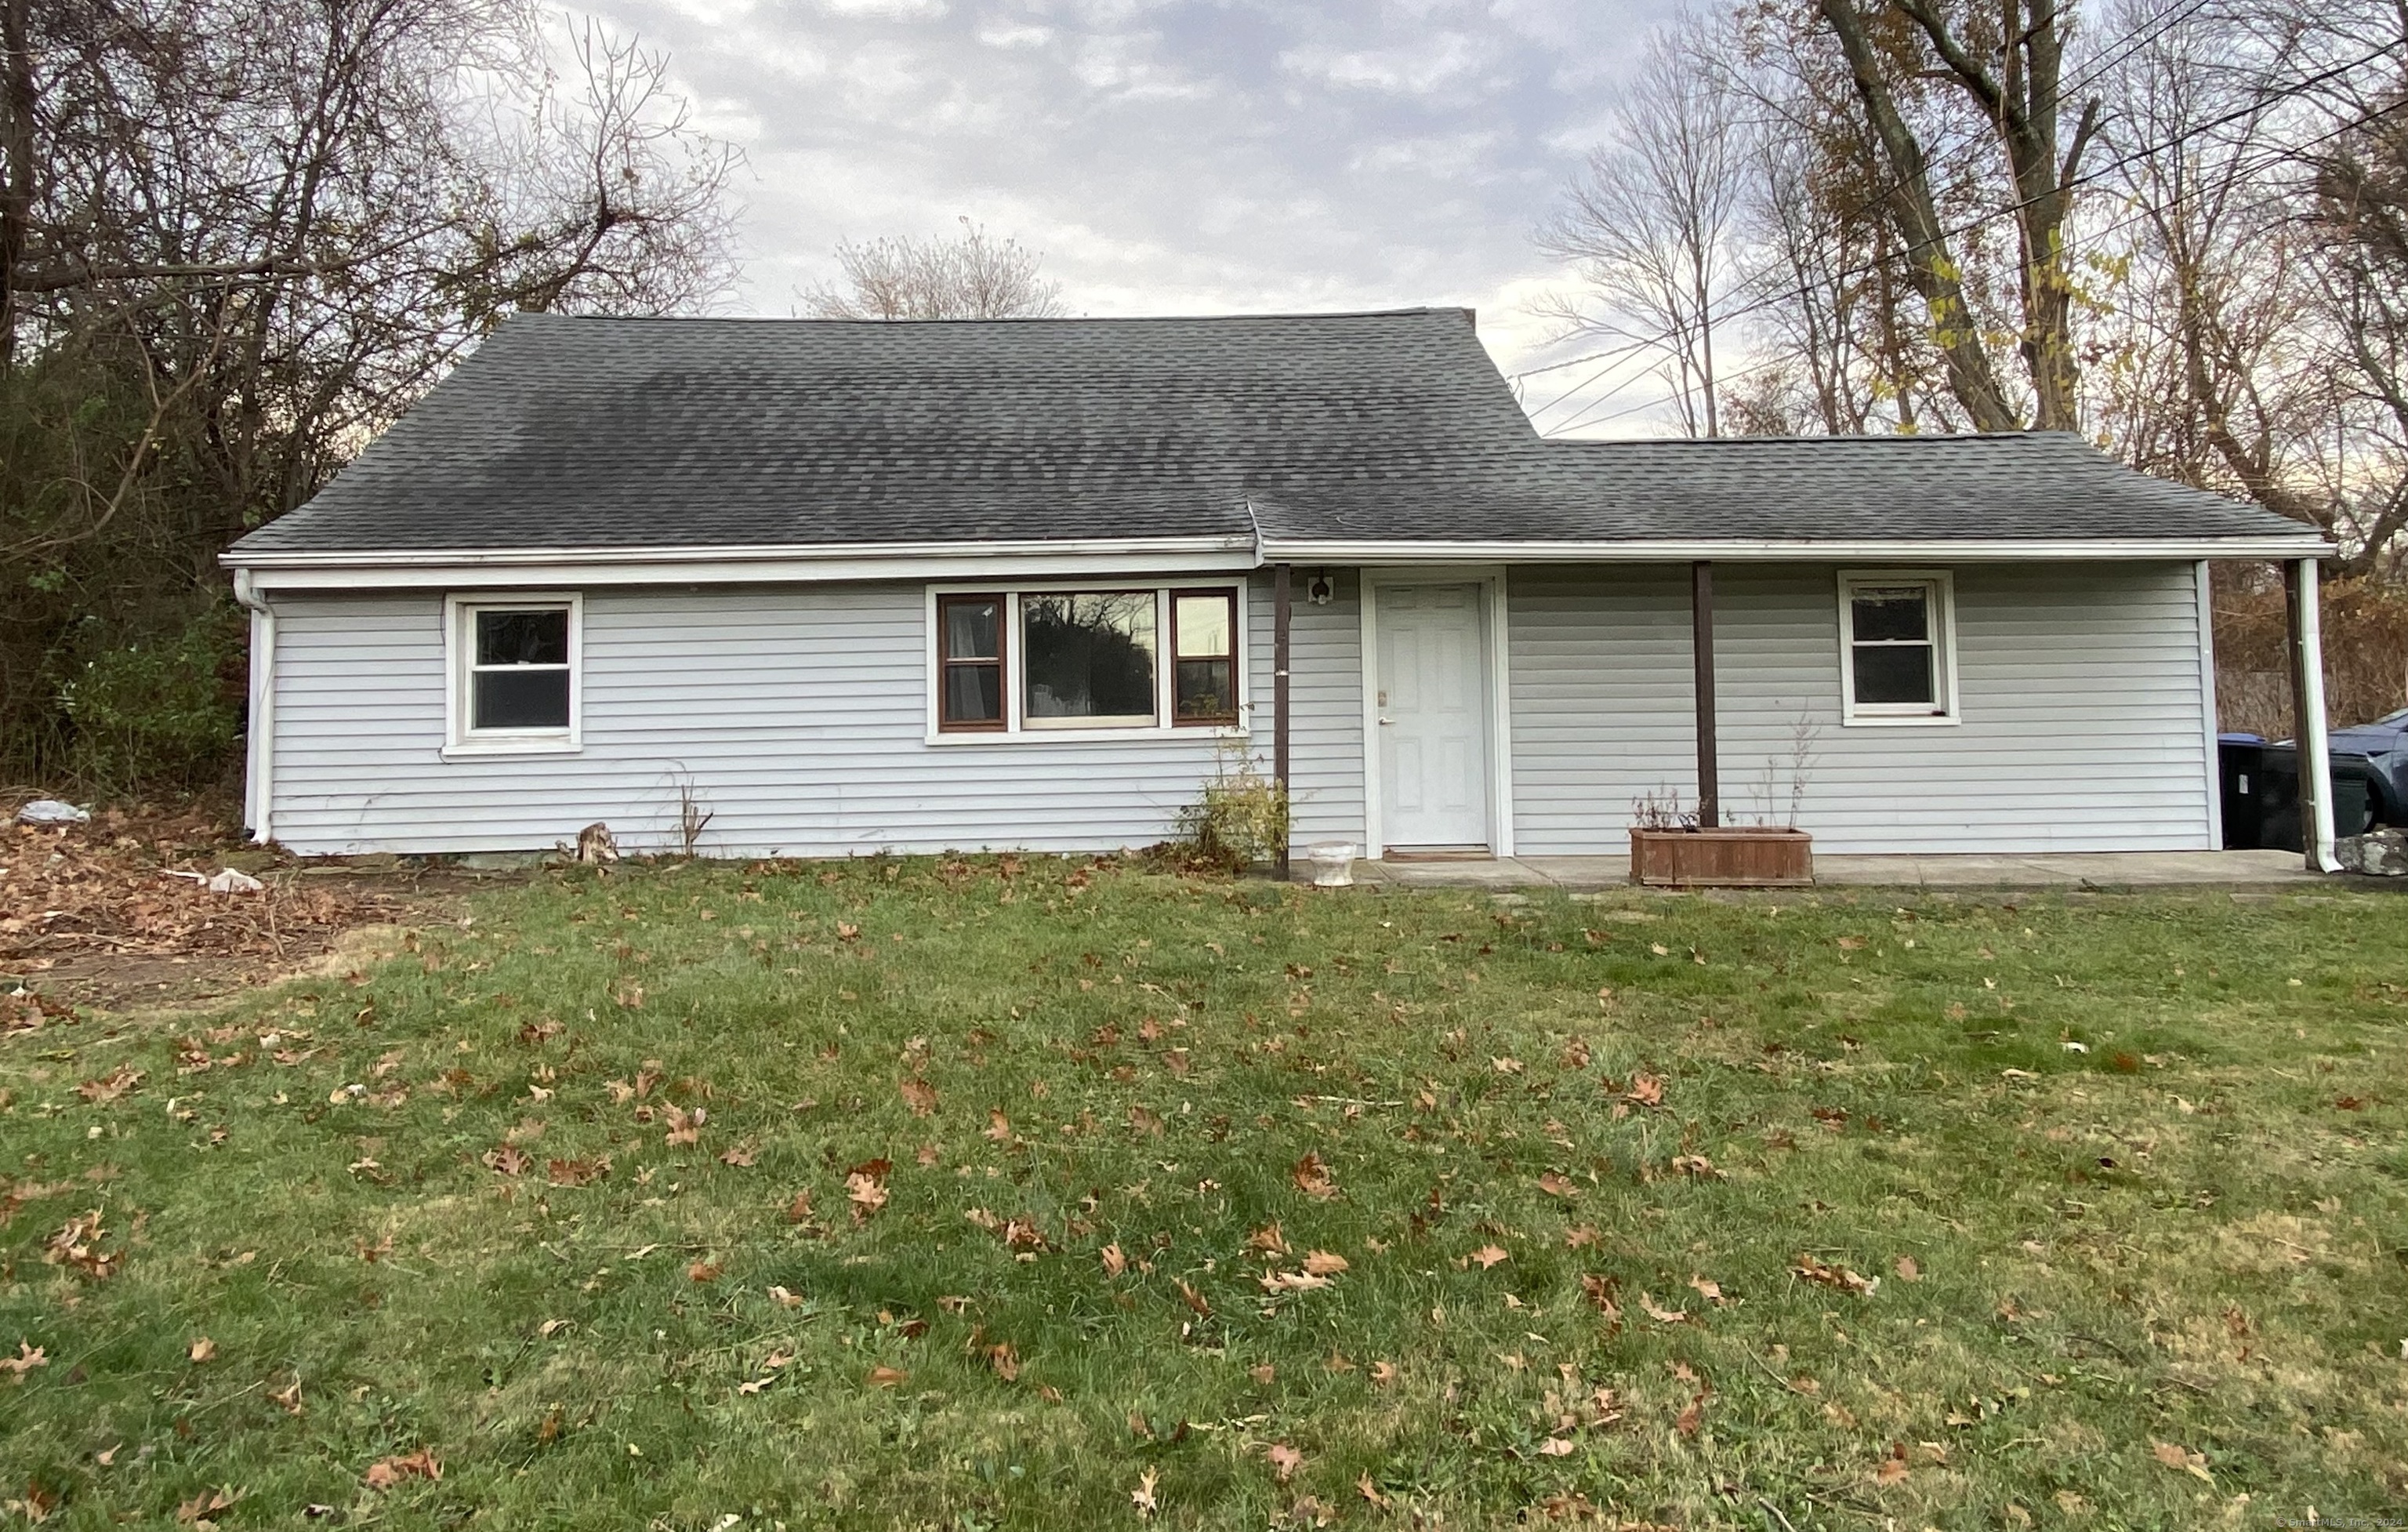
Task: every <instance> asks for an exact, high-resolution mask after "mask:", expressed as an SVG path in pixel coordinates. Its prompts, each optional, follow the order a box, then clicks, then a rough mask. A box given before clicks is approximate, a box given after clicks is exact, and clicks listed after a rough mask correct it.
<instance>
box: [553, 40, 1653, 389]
mask: <svg viewBox="0 0 2408 1532" xmlns="http://www.w3.org/2000/svg"><path fill="white" fill-rule="evenodd" d="M590 8H591V10H592V12H593V14H595V15H597V16H599V17H600V18H601V19H603V20H604V21H606V22H607V23H608V24H609V25H610V26H611V27H612V28H613V29H614V30H617V31H619V32H621V33H630V32H632V33H635V34H638V35H639V36H642V37H643V38H644V39H645V40H646V41H647V42H648V43H650V44H652V45H653V46H657V47H663V48H666V49H667V50H668V51H669V52H670V54H671V56H672V59H673V61H674V64H675V68H676V73H677V75H678V77H679V79H680V82H681V86H682V87H683V88H684V89H685V90H686V91H688V92H689V93H691V94H692V95H693V97H694V98H695V102H696V104H697V107H698V109H699V114H700V117H701V119H702V122H703V124H704V125H705V126H706V127H708V128H709V129H710V131H712V132H714V133H717V134H718V135H720V136H724V137H725V138H728V139H730V140H732V141H734V142H737V143H738V144H741V145H742V146H743V147H744V149H745V150H746V152H747V154H748V155H749V156H750V160H751V175H752V179H751V180H750V182H749V184H748V185H747V186H746V187H745V198H746V202H747V204H748V208H749V211H748V215H747V218H746V222H745V257H746V261H745V265H746V282H745V285H744V287H743V288H742V289H741V290H740V291H739V292H738V294H736V295H735V297H734V299H733V300H732V304H731V307H733V308H736V309H738V310H739V311H750V312H759V313H770V314H776V313H784V312H787V311H789V310H790V308H792V307H793V306H794V304H795V301H796V293H797V292H798V291H799V290H800V289H803V288H807V287H809V286H810V285H812V284H814V283H816V282H820V281H823V280H825V279H827V278H828V277H829V276H830V275H831V273H832V269H833V262H832V261H831V260H830V258H829V251H830V250H831V248H832V247H833V246H834V245H835V244H836V242H837V241H838V240H839V239H848V238H850V239H863V238H871V237H875V236H881V235H889V234H903V233H910V234H924V235H925V234H934V233H938V232H940V231H942V230H944V229H946V228H948V227H950V226H951V224H952V222H953V219H954V218H955V217H957V216H965V215H966V216H968V217H970V218H973V219H976V220H979V221H981V222H984V223H985V224H986V225H987V226H988V228H989V229H990V230H992V231H994V232H995V233H997V234H1008V235H1011V236H1013V237H1016V238H1018V239H1019V240H1021V241H1022V242H1023V243H1024V244H1026V245H1029V246H1031V247H1034V248H1036V249H1038V250H1040V251H1044V252H1045V265H1046V269H1047V271H1048V273H1049V274H1050V275H1053V276H1054V277H1057V278H1059V279H1061V281H1062V283H1063V286H1064V289H1065V295H1066V297H1067V299H1068V303H1069V305H1070V307H1071V308H1072V310H1073V311H1074V312H1083V313H1092V314H1103V315H1112V314H1140V313H1199V312H1203V313H1209V312H1222V311H1254V312H1264V311H1276V310H1283V309H1302V308H1379V307H1391V306H1399V305H1407V304H1420V303H1462V304H1469V305H1473V306H1475V307H1478V308H1480V309H1481V310H1482V314H1481V321H1482V330H1483V333H1484V335H1485V336H1487V338H1488V340H1489V343H1490V347H1491V350H1492V351H1495V352H1496V353H1497V354H1498V360H1499V361H1500V363H1502V364H1504V365H1506V366H1507V367H1508V369H1509V370H1511V369H1512V368H1515V367H1518V366H1522V365H1528V363H1529V362H1530V361H1531V360H1533V359H1537V358H1545V357H1552V356H1560V355H1562V354H1565V353H1564V351H1563V350H1561V349H1557V350H1556V351H1548V350H1547V349H1546V348H1545V346H1544V344H1543V342H1544V338H1545V336H1544V332H1543V330H1542V328H1541V326H1540V325H1539V324H1537V323H1536V322H1533V321H1532V320H1531V319H1529V317H1528V316H1527V313H1526V312H1524V311H1523V306H1524V305H1526V304H1527V302H1528V301H1529V299H1530V297H1531V296H1532V295H1533V294H1536V293H1537V292H1539V291H1541V290H1542V289H1544V288H1545V287H1546V286H1548V285H1550V284H1552V283H1554V282H1556V281H1558V280H1560V274H1559V273H1557V272H1555V270H1554V269H1553V268H1552V267H1551V266H1550V265H1549V264H1548V263H1547V262H1546V261H1545V260H1544V259H1543V258H1542V257H1541V256H1540V255H1539V254H1538V253H1537V252H1536V251H1534V250H1533V249H1532V247H1531V244H1530V238H1529V236H1530V231H1531V229H1532V228H1533V226H1534V225H1535V224H1536V223H1537V222H1539V221H1540V220H1541V218H1542V217H1544V216H1545V214H1546V212H1547V210H1548V208H1550V206H1551V205H1552V203H1553V201H1554V199H1555V194H1556V193H1557V190H1558V189H1559V188H1560V187H1561V185H1562V184H1563V182H1564V180H1565V179H1566V178H1567V177H1568V176H1569V175H1570V172H1571V170H1572V169H1573V167H1574V165H1575V164H1576V162H1577V158H1578V155H1579V153H1580V151H1581V150H1582V149H1583V148H1584V147H1585V145H1586V144H1587V142H1588V141H1589V140H1590V139H1591V138H1592V137H1593V136H1594V124H1595V123H1597V122H1598V121H1599V119H1600V117H1601V116H1602V114H1603V112H1604V110H1605V108H1606V107H1607V105H1608V103H1609V101H1610V92H1611V89H1612V84H1613V79H1615V77H1616V74H1617V72H1618V71H1619V70H1621V69H1622V68H1624V67H1626V66H1627V63H1628V62H1629V61H1630V59H1631V58H1632V57H1633V55H1634V53H1635V50H1636V48H1637V45H1638V42H1639V40H1640V38H1641V36H1642V35H1643V34H1644V32H1645V31H1646V29H1647V27H1648V26H1649V25H1650V24H1651V23H1653V22H1654V21H1657V20H1659V19H1661V18H1662V17H1663V16H1664V15H1666V14H1667V13H1668V12H1669V10H1670V3H1669V0H1621V3H1619V4H1614V5H1610V6H1608V5H1584V4H1579V3H1576V0H1494V3H1489V4H1472V3H1461V0H1391V3H1387V4H1381V3H1378V0H1354V3H1346V0H1340V3H1337V4H1329V5H1319V4H1311V5H1292V4H1291V5H1276V4H1269V3H1262V0H1223V3H1217V4H1216V3H1211V0H1020V3H1009V0H996V3H988V0H815V3H810V4H776V3H769V0H591V5H590ZM1567 381H1569V379H1567Z"/></svg>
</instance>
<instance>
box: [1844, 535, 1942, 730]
mask: <svg viewBox="0 0 2408 1532" xmlns="http://www.w3.org/2000/svg"><path fill="white" fill-rule="evenodd" d="M1950 600H1951V589H1950V582H1949V579H1948V576H1947V575H1945V574H1919V573H1914V574H1910V573H1899V574H1890V573H1878V572H1876V573H1863V574H1843V575H1842V576H1841V577H1840V690H1841V695H1842V703H1843V705H1844V706H1843V713H1842V716H1843V719H1844V721H1845V722H1847V723H1955V722H1956V721H1957V666H1956V655H1955V653H1954V652H1953V651H1954V649H1955V633H1956V623H1955V617H1954V613H1953V612H1952V611H1951V609H1950Z"/></svg>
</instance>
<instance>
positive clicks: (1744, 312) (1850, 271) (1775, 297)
mask: <svg viewBox="0 0 2408 1532" xmlns="http://www.w3.org/2000/svg"><path fill="white" fill-rule="evenodd" d="M2391 52H2392V50H2391V49H2389V48H2388V47H2384V48H2377V49H2375V50H2372V52H2369V53H2366V54H2364V55H2362V56H2360V57H2358V58H2356V59H2353V60H2350V61H2348V62H2347V63H2344V64H2335V65H2332V66H2331V67H2329V68H2328V69H2324V70H2320V71H2319V72H2317V73H2316V74H2315V75H2311V76H2309V77H2308V78H2306V79H2300V80H2295V81H2292V82H2291V83H2289V84H2287V85H2286V86H2284V87H2283V88H2282V89H2281V90H2279V91H2276V92H2273V93H2271V94H2270V95H2267V96H2262V97H2260V98H2258V99H2257V100H2255V101H2253V102H2252V103H2251V104H2250V105H2249V106H2246V107H2240V108H2238V109H2236V110H2233V111H2230V112H2227V113H2225V114H2224V115H2223V116H2221V117H2217V118H2214V119H2212V120H2210V121H2209V122H2203V123H2200V124H2198V125H2196V126H2194V127H2190V128H2187V129H2185V130H2184V131H2183V132H2181V133H2179V134H2177V135H2175V136H2171V137H2168V138H2162V139H2159V140H2157V141H2156V142H2154V143H2150V144H2144V145H2142V146H2140V147H2139V148H2136V149H2133V150H2129V151H2128V152H2126V153H2124V154H2120V155H2118V156H2116V158H2114V160H2111V161H2109V162H2108V163H2107V164H2105V165H2100V166H2098V167H2097V168H2095V169H2092V170H2087V171H2085V172H2084V173H2083V174H2081V175H2079V176H2077V177H2075V178H2074V179H2071V180H2070V181H2067V182H2065V183H2064V184H2063V185H2062V186H2059V187H2057V189H2056V190H2055V191H2054V192H2052V193H2048V194H2051V195H2060V194H2062V193H2067V192H2071V191H2073V190H2076V189H2077V188H2080V187H2083V186H2087V185H2089V184H2090V183H2091V182H2093V181H2097V180H2100V179H2103V178H2105V177H2107V176H2110V175H2113V174H2114V172H2116V171H2118V170H2121V169H2123V168H2124V167H2125V166H2127V165H2132V164H2134V163H2135V162H2137V161H2140V160H2143V159H2146V158H2148V157H2149V156H2151V155H2153V154H2158V153H2162V152H2164V151H2165V150H2170V149H2177V148H2180V147H2181V146H2182V144H2183V143H2184V142H2185V141H2186V140H2187V139H2189V138H2191V137H2193V136H2197V135H2199V134H2202V133H2210V132H2214V130H2215V129H2217V128H2221V127H2227V126H2229V125H2230V124H2232V123H2234V122H2241V121H2243V119H2245V118H2249V117H2254V116H2257V115H2260V114H2262V113H2263V112H2264V111H2265V109H2266V107H2268V105H2270V103H2271V102H2273V101H2281V100H2288V99H2290V98H2292V97H2294V96H2298V95H2301V94H2304V93H2307V92H2308V91H2310V90H2312V89H2314V88H2315V86H2318V85H2321V84H2324V83H2326V82H2327V81H2329V80H2332V79H2339V78H2340V77H2341V76H2343V75H2345V74H2347V73H2349V72H2350V71H2351V70H2353V69H2357V68H2358V67H2360V66H2362V65H2365V64H2372V63H2373V62H2374V61H2376V60H2378V59H2382V58H2386V57H2389V56H2390V55H2391ZM2402 109H2408V101H2401V102H2393V103H2391V104H2390V105H2388V106H2385V107H2375V108H2373V109H2372V110H2369V111H2366V112H2362V113H2360V114H2358V116H2356V117H2354V118H2352V119H2351V120H2350V121H2348V122H2343V123H2342V124H2340V125H2339V126H2337V127H2335V128H2333V129H2331V130H2330V131H2329V132H2327V133H2322V134H2319V135H2317V136H2315V137H2314V138H2311V139H2309V140H2307V141H2306V142H2304V143H2301V144H2297V145H2293V146H2289V147H2286V148H2281V149H2277V150H2272V151H2270V155H2269V156H2268V157H2267V158H2265V159H2264V161H2263V163H2262V164H2260V165H2253V166H2251V167H2250V169H2249V170H2248V171H2246V172H2244V174H2254V173H2255V172H2256V171H2257V170H2259V169H2264V168H2268V167H2270V166H2272V165H2277V164H2280V163H2281V162H2282V161H2284V160H2286V159H2289V158H2291V157H2293V156H2295V155H2298V154H2300V153H2303V152H2305V151H2306V150H2311V149H2314V148H2315V147H2316V146H2317V145H2319V144H2323V143H2327V142H2329V141H2330V140H2332V139H2334V138H2338V137H2340V136H2342V135H2343V134H2344V133H2348V132H2352V131H2354V130H2355V129H2357V128H2359V127H2362V126H2364V125H2365V124H2367V123H2369V122H2373V121H2375V120H2376V119H2377V118H2380V117H2384V116H2387V115H2389V114H2390V113H2393V112H2396V111H2400V110H2402ZM2035 200H2036V199H2035V198H2032V197H2020V198H2017V199H2016V200H2015V201H2014V202H2011V203H2008V204H2007V205H2005V206H2004V207H2001V208H1993V209H1991V210H1989V211H1987V212H1985V213H1981V214H1978V215H1976V216H1974V217H1972V218H1970V219H1968V220H1966V221H1965V222H1961V223H1958V224H1956V225H1954V226H1952V227H1950V228H1947V229H1943V230H1942V231H1941V234H1940V236H1939V237H1940V239H1941V240H1942V241H1945V240H1952V239H1956V238H1957V237H1959V236H1963V235H1967V234H1971V233H1972V232H1973V231H1975V230H1977V229H1981V228H1984V227H1986V226H1987V225H1989V224H1991V223H1994V222H1998V221H1999V220H2000V219H2002V218H2011V217H2013V216H2014V215H2015V214H2016V213H2019V212H2022V211H2023V210H2024V209H2025V208H2028V207H2030V206H2031V205H2032V203H2033V202H2034V201H2035ZM2145 216H2146V215H2145V213H2143V214H2136V215H2133V216H2131V217H2128V218H2124V219H2120V220H2117V221H2116V222H2113V223H2109V224H2106V225H2103V226H2102V227H2100V228H2099V229H2097V230H2094V231H2092V233H2093V236H2097V235H2100V234H2109V233H2113V232H2114V231H2115V230H2117V229H2119V228H2123V227H2126V226H2128V225H2129V224H2130V223H2132V222H2137V221H2138V220H2139V219H2140V218H2141V217H2145ZM1905 254H1906V252H1905V251H1892V252H1889V253H1887V254H1885V255H1880V256H1876V257H1874V258H1873V259H1872V260H1871V261H1867V262H1861V263H1859V264H1857V265H1853V266H1844V267H1842V268H1841V269H1839V270H1837V271H1835V272H1833V273H1832V274H1831V279H1832V280H1834V281H1845V280H1847V279H1851V278H1855V277H1863V276H1870V275H1871V274H1872V273H1874V272H1876V271H1879V270H1881V269H1883V267H1884V266H1885V265H1889V264H1891V263H1894V262H1896V261H1898V260H1899V259H1900V258H1902V257H1903V256H1904V255H1905ZM1808 292H1809V289H1808V287H1807V285H1806V284H1805V283H1803V282H1799V283H1796V284H1793V285H1791V286H1787V287H1784V288H1780V289H1778V290H1776V291H1774V292H1770V293H1767V294H1764V295H1763V296H1761V297H1758V298H1756V299H1755V300H1753V301H1751V302H1748V303H1745V304H1742V305H1741V306H1740V307H1739V308H1733V309H1731V310H1729V311H1727V313H1725V314H1723V315H1722V316H1721V317H1720V318H1718V319H1716V320H1715V321H1714V322H1715V323H1716V324H1717V325H1720V324H1723V323H1727V322H1730V321H1734V320H1739V319H1743V318H1745V317H1747V316H1748V315H1750V314H1754V313H1757V312H1760V311H1762V310H1763V309H1766V308H1770V307H1772V306H1773V305H1774V304H1776V303H1782V302H1786V301H1787V300H1789V299H1791V298H1794V297H1803V296H1805V295H1807V294H1808ZM1675 333H1676V332H1674V331H1672V330H1664V331H1659V332H1657V333H1656V334H1655V335H1653V336H1647V337H1645V338H1644V339H1641V340H1635V341H1633V342H1631V344H1632V345H1633V346H1661V345H1662V344H1663V343H1664V342H1665V341H1667V340H1670V339H1671V338H1672V336H1673V335H1674V334H1675ZM1515 376H1517V377H1519V376H1523V375H1521V374H1516V375H1515ZM1735 376H1743V374H1741V375H1735ZM1586 414H1587V411H1586V410H1585V409H1584V411H1583V412H1582V415H1581V416H1576V417H1574V419H1573V421H1571V422H1565V423H1562V424H1558V425H1556V426H1555V427H1554V428H1552V429H1551V430H1550V431H1548V432H1547V433H1545V434H1546V435H1548V436H1559V435H1561V434H1562V433H1564V432H1566V431H1570V430H1571V429H1573V428H1574V426H1575V425H1577V424H1578V423H1580V422H1581V420H1582V419H1583V417H1584V416H1585V415H1586ZM1607 418H1608V419H1614V418H1618V417H1612V416H1610V417H1607ZM1592 423H1602V422H1592Z"/></svg>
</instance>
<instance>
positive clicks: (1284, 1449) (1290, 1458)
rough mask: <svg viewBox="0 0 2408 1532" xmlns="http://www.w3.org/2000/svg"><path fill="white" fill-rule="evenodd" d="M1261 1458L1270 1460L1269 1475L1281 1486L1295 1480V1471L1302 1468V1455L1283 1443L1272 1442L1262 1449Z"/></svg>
mask: <svg viewBox="0 0 2408 1532" xmlns="http://www.w3.org/2000/svg"><path fill="white" fill-rule="evenodd" d="M1263 1456H1264V1457H1266V1458H1268V1459H1269V1460H1270V1465H1271V1473H1272V1475H1273V1477H1275V1478H1276V1479H1277V1480H1278V1481H1279V1482H1281V1483H1283V1484H1284V1483H1286V1482H1288V1481H1289V1480H1291V1479H1293V1478H1295V1477H1296V1470H1297V1469H1298V1468H1302V1467H1303V1466H1304V1454H1303V1453H1299V1452H1297V1450H1296V1449H1295V1448H1293V1447H1291V1446H1289V1445H1288V1444H1287V1443H1286V1442H1284V1441H1274V1442H1272V1443H1271V1444H1270V1445H1269V1446H1268V1447H1266V1448H1264V1449H1263Z"/></svg>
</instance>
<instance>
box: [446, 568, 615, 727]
mask: <svg viewBox="0 0 2408 1532" xmlns="http://www.w3.org/2000/svg"><path fill="white" fill-rule="evenodd" d="M535 610H560V611H566V612H567V613H568V726H567V727H566V728H565V729H476V728H470V727H469V726H468V725H469V720H470V719H472V718H474V717H475V716H476V713H475V709H473V707H472V706H471V705H470V704H471V697H470V692H471V687H472V686H473V684H474V682H473V680H471V678H472V676H473V674H474V671H475V667H476V660H477V631H476V623H477V613H479V612H480V611H535ZM443 662H444V663H443V673H444V675H445V677H446V678H447V680H446V681H445V684H444V687H443V739H444V745H443V758H444V759H445V760H447V761H448V760H455V759H466V758H486V757H492V756H508V755H573V754H576V753H578V752H581V751H582V750H583V749H584V748H585V731H584V721H585V597H584V596H583V595H582V594H580V593H578V592H575V591H517V592H503V591H495V592H492V593H486V592H481V591H480V592H479V593H478V594H475V595H473V596H470V595H456V594H455V595H449V596H446V597H445V598H444V602H443Z"/></svg>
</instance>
